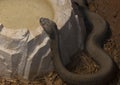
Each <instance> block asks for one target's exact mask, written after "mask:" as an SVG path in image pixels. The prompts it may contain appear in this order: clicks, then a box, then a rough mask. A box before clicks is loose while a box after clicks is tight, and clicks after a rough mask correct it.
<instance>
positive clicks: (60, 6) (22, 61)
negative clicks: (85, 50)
mask: <svg viewBox="0 0 120 85" xmlns="http://www.w3.org/2000/svg"><path fill="white" fill-rule="evenodd" d="M49 1H50V3H51V4H52V6H53V9H54V14H55V17H54V21H55V22H56V24H57V26H58V28H59V29H60V34H61V35H60V37H61V42H60V45H61V49H62V56H63V57H62V60H63V63H64V64H65V65H66V64H67V63H68V62H69V60H70V56H72V55H73V54H74V53H75V52H76V51H77V50H78V49H79V48H80V47H79V43H80V42H79V41H78V38H79V36H78V34H79V33H80V31H79V30H78V29H77V28H78V24H76V22H77V20H76V18H75V15H74V12H73V11H72V10H73V9H72V6H71V2H70V0H49ZM81 44H83V43H81ZM51 56H52V55H51V54H50V45H49V37H48V36H47V34H46V33H45V32H44V31H43V29H42V27H41V26H39V27H38V28H37V29H36V30H34V31H33V30H28V29H17V30H14V29H8V28H5V27H4V26H3V25H2V24H1V25H0V67H1V68H0V76H1V77H6V78H11V77H14V76H18V77H20V78H23V79H27V80H31V79H34V78H35V77H37V76H40V75H43V74H46V73H48V72H50V71H52V70H53V69H54V67H53V64H52V60H51Z"/></svg>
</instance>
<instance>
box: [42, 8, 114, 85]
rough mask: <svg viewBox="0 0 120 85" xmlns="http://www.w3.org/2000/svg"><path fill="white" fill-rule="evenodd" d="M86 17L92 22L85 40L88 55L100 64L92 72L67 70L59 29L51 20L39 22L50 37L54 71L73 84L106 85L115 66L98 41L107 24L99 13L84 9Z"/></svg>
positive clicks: (44, 19)
mask: <svg viewBox="0 0 120 85" xmlns="http://www.w3.org/2000/svg"><path fill="white" fill-rule="evenodd" d="M84 12H85V14H86V17H87V19H88V20H89V21H90V23H92V31H91V33H90V34H89V35H88V38H87V40H86V51H87V52H88V55H89V56H90V57H92V58H93V60H94V61H95V62H96V63H97V64H98V65H99V66H100V69H99V71H98V72H96V73H93V74H81V75H79V74H75V73H72V72H70V71H68V70H67V69H66V68H65V66H64V65H63V63H62V61H61V50H60V46H59V44H60V43H59V41H60V37H59V35H60V34H59V30H58V29H57V25H56V23H55V22H53V21H52V20H49V19H47V18H41V19H40V24H41V26H42V27H43V28H44V30H45V32H46V33H47V34H48V36H49V37H50V39H51V43H50V47H51V52H52V55H53V56H52V60H53V64H54V67H55V69H56V72H57V73H58V74H59V76H60V77H61V78H62V79H63V80H64V81H65V82H67V83H68V84H74V85H108V82H109V81H111V80H112V79H113V78H114V75H115V72H116V67H115V64H114V62H113V60H112V59H111V57H110V56H109V55H108V54H107V53H106V52H105V51H104V50H103V49H102V48H101V45H100V42H101V41H102V40H103V37H104V36H105V34H106V32H107V24H106V22H105V21H104V19H102V18H101V17H100V16H99V15H97V14H95V13H92V12H90V11H89V10H88V9H84Z"/></svg>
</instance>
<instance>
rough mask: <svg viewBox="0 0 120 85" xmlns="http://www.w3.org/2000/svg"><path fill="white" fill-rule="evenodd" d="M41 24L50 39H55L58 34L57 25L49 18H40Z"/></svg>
mask: <svg viewBox="0 0 120 85" xmlns="http://www.w3.org/2000/svg"><path fill="white" fill-rule="evenodd" d="M40 24H41V26H42V27H43V29H44V31H45V32H46V33H47V34H48V36H49V37H50V39H55V37H56V35H57V32H58V29H57V25H56V23H55V22H53V21H52V20H50V19H48V18H40Z"/></svg>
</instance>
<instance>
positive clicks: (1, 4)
mask: <svg viewBox="0 0 120 85" xmlns="http://www.w3.org/2000/svg"><path fill="white" fill-rule="evenodd" d="M53 15H54V13H53V9H52V6H51V5H50V3H49V2H48V1H47V0H12V1H11V0H1V1H0V23H2V24H3V25H4V26H5V27H6V28H12V29H21V28H27V29H36V28H38V27H39V19H40V18H41V17H46V18H50V19H53Z"/></svg>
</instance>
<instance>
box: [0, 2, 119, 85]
mask: <svg viewBox="0 0 120 85" xmlns="http://www.w3.org/2000/svg"><path fill="white" fill-rule="evenodd" d="M119 5H120V0H94V2H92V3H90V4H89V7H90V10H91V11H94V12H96V13H98V14H99V15H101V16H102V17H103V18H104V19H105V20H107V22H108V23H109V25H110V28H111V32H112V35H111V37H110V38H109V39H108V40H107V41H106V43H105V44H104V49H105V50H106V51H107V52H108V54H110V55H111V57H112V58H113V59H114V61H115V62H116V64H117V66H118V67H119V69H120V43H119V42H120V6H119ZM68 68H69V69H70V70H71V71H73V72H76V73H80V74H84V73H94V72H96V71H98V69H99V66H97V65H96V63H95V62H94V61H93V60H92V59H91V58H90V57H88V56H87V55H86V54H84V53H83V54H79V55H76V56H75V57H74V61H72V63H70V64H69V65H68ZM0 85H66V84H65V83H64V82H63V81H62V80H61V79H60V78H59V76H58V75H57V74H56V73H55V72H53V73H50V74H49V75H46V76H45V77H42V78H38V81H37V82H25V81H22V80H19V79H14V80H9V79H1V80H0ZM109 85H120V75H119V74H118V77H116V78H115V79H114V80H113V81H112V82H110V84H109Z"/></svg>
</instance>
